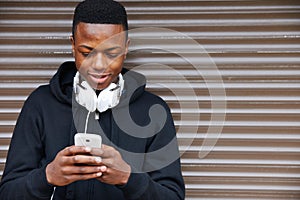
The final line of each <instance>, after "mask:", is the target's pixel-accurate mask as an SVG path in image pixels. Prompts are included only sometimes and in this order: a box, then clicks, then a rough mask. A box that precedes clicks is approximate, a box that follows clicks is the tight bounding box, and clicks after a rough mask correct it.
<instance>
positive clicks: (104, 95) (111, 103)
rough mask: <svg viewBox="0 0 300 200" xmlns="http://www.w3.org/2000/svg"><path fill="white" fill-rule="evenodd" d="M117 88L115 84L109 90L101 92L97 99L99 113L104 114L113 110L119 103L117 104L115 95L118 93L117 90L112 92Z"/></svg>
mask: <svg viewBox="0 0 300 200" xmlns="http://www.w3.org/2000/svg"><path fill="white" fill-rule="evenodd" d="M116 87H117V85H116V84H115V83H111V84H110V85H109V86H108V87H107V88H105V89H104V90H102V91H101V92H100V94H99V95H98V99H97V109H98V110H99V112H104V111H106V110H107V109H109V108H113V107H115V106H116V105H117V104H118V103H119V102H117V104H116V103H115V100H114V94H115V93H116V90H112V89H114V88H116Z"/></svg>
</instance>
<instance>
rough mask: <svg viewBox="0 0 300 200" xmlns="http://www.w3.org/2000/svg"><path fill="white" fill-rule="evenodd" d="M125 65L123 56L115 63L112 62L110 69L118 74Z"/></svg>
mask: <svg viewBox="0 0 300 200" xmlns="http://www.w3.org/2000/svg"><path fill="white" fill-rule="evenodd" d="M123 64H124V56H121V57H119V58H117V59H115V60H114V61H112V63H111V65H110V68H111V69H112V70H114V71H115V72H117V73H118V72H120V71H121V70H122V68H123Z"/></svg>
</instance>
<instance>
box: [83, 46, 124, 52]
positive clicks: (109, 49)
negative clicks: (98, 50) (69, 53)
mask: <svg viewBox="0 0 300 200" xmlns="http://www.w3.org/2000/svg"><path fill="white" fill-rule="evenodd" d="M79 48H86V49H88V50H91V51H92V50H94V48H92V47H90V46H86V45H84V44H83V45H80V46H79ZM115 49H122V47H120V46H115V47H111V48H108V49H105V51H113V50H115Z"/></svg>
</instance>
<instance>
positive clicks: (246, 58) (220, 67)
mask: <svg viewBox="0 0 300 200" xmlns="http://www.w3.org/2000/svg"><path fill="white" fill-rule="evenodd" d="M122 2H123V3H124V5H125V6H126V8H127V10H128V14H129V20H130V21H129V24H130V27H131V28H145V27H163V28H168V29H170V30H176V31H178V32H181V33H184V34H186V35H188V36H189V37H191V38H193V39H194V40H195V41H197V42H198V43H200V44H202V45H203V47H204V48H205V49H206V50H207V52H208V53H209V55H210V56H211V58H212V59H213V61H214V62H215V63H216V66H217V71H218V72H219V73H220V75H221V76H222V80H223V83H224V85H222V84H220V83H219V82H218V80H217V79H213V77H214V75H215V72H216V71H215V70H212V69H211V66H210V65H207V63H206V62H205V60H204V59H201V58H199V57H197V54H196V53H195V49H194V46H193V45H187V43H185V42H182V43H180V42H178V43H177V42H175V43H174V44H175V45H172V43H167V44H168V45H169V46H167V47H166V46H164V45H165V43H164V41H166V40H168V39H169V40H170V41H172V42H173V41H174V40H173V39H177V40H178V41H179V40H182V39H183V38H180V37H176V36H178V35H176V34H175V33H174V34H173V35H172V34H170V32H162V33H159V34H158V35H160V34H161V35H160V36H161V37H160V39H157V38H156V39H155V40H149V41H150V44H148V46H142V47H139V48H137V46H134V45H137V44H133V46H132V47H131V48H132V50H133V49H135V48H137V49H140V50H139V51H132V52H130V55H129V57H128V60H127V62H126V66H127V67H129V68H135V66H140V65H144V64H148V63H152V64H153V63H158V64H160V65H157V64H156V65H154V64H153V65H152V67H150V66H142V67H139V68H138V70H139V71H141V72H143V73H145V74H146V75H147V76H148V78H149V86H148V89H149V90H150V91H153V92H155V93H157V94H159V95H161V96H162V97H163V98H164V99H165V100H166V101H167V102H168V103H169V105H170V106H171V109H172V113H173V116H174V119H175V123H176V126H177V128H178V130H180V131H179V132H178V137H179V142H180V144H181V146H180V149H181V150H182V152H183V155H182V169H183V174H184V178H185V180H186V188H187V198H186V199H205V200H210V199H265V200H266V199H289V200H292V199H294V200H296V199H300V2H299V1H296V0H295V1H292V0H286V1H280V0H274V1H271V0H261V1H242V0H236V1H226V0H224V1H222V0H218V1H217V0H216V1H203V0H201V1H171V0H164V1H142V0H139V1H138V0H132V1H130V0H127V1H122ZM75 4H76V2H74V1H71V0H65V1H63V0H56V1H54V0H47V1H38V0H36V1H34V0H32V1H29V0H26V1H17V0H10V1H8V0H7V1H3V0H2V1H0V171H1V174H2V171H3V168H4V165H5V156H6V152H7V149H8V146H9V142H10V137H11V134H12V130H13V127H14V124H15V120H16V118H17V116H18V113H19V111H20V108H21V106H22V104H23V101H24V100H25V98H26V97H27V95H28V94H29V93H30V92H31V91H32V90H33V89H34V88H36V87H37V86H38V85H39V84H44V83H46V82H47V81H48V80H49V78H50V77H51V75H52V74H53V73H54V72H55V70H56V69H57V67H58V65H59V64H60V63H61V62H63V61H65V60H70V59H72V56H71V47H70V44H69V41H68V37H69V35H70V30H71V18H72V12H73V9H74V6H75ZM153 35H154V33H150V32H149V33H148V34H147V33H144V36H148V37H153ZM131 36H132V37H133V38H134V37H138V33H136V32H133V33H132V35H131ZM184 39H185V40H186V38H184ZM179 43H180V44H179ZM154 46H157V49H153V48H154ZM159 49H160V50H159ZM166 49H168V50H169V51H163V50H166ZM174 52H175V53H174ZM176 52H181V53H182V55H184V57H185V58H186V59H182V58H181V57H180V56H178V54H177V55H176ZM189 60H190V61H192V62H194V63H197V64H201V66H202V67H201V71H202V73H203V74H205V77H203V76H199V74H197V73H195V67H194V66H192V65H191V63H188V62H187V61H189ZM166 66H169V67H171V68H167V67H166ZM182 75H184V77H185V79H186V80H187V82H184V81H181V79H180V78H181V77H182ZM207 77H208V78H207ZM209 78H212V79H209ZM158 83H163V85H159V84H158ZM223 86H224V87H223ZM187 88H192V90H193V91H194V92H195V93H194V94H196V98H195V96H193V95H191V94H190V93H188V92H187V90H186V89H187ZM223 88H224V89H225V90H226V103H227V110H226V120H225V122H224V126H223V131H222V133H221V134H220V135H218V133H212V135H210V136H211V137H210V139H211V140H214V137H215V138H217V139H218V140H217V143H216V145H215V146H214V148H213V149H212V151H211V152H210V153H209V154H208V155H206V156H205V157H204V158H199V151H201V147H202V143H203V141H205V140H207V138H208V137H209V136H207V134H206V133H207V131H208V127H210V126H212V125H211V124H210V123H211V120H210V119H211V118H212V116H213V115H217V116H222V114H224V109H223V107H220V108H214V107H213V104H214V103H217V104H218V103H224V101H225V99H224V96H223V95H222V93H219V94H220V95H219V96H218V95H216V96H214V98H212V97H211V95H210V94H211V91H217V90H218V89H221V90H220V91H222V89H223ZM174 91H176V92H178V93H176V94H174V93H172V92H174ZM178 94H180V95H178ZM195 100H196V101H195ZM195 102H196V105H197V107H198V108H196V109H195V108H194V106H193V105H195V104H193V103H195ZM199 119H200V121H199ZM220 119H222V118H220ZM213 123H214V124H213V125H214V126H217V127H221V128H222V121H219V123H218V122H213ZM195 129H196V130H197V133H198V134H194V132H193V131H194V130H195ZM190 141H192V144H191V145H188V146H189V148H186V146H187V144H189V142H190ZM205 144H206V143H205Z"/></svg>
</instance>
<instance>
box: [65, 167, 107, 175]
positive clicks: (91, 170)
mask: <svg viewBox="0 0 300 200" xmlns="http://www.w3.org/2000/svg"><path fill="white" fill-rule="evenodd" d="M97 173H100V174H101V175H102V173H103V166H92V165H82V166H70V167H68V173H66V174H69V175H76V174H77V175H79V174H81V175H84V174H97Z"/></svg>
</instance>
